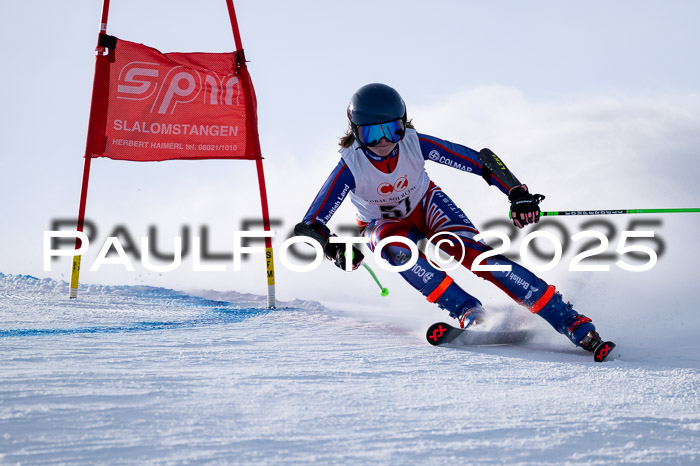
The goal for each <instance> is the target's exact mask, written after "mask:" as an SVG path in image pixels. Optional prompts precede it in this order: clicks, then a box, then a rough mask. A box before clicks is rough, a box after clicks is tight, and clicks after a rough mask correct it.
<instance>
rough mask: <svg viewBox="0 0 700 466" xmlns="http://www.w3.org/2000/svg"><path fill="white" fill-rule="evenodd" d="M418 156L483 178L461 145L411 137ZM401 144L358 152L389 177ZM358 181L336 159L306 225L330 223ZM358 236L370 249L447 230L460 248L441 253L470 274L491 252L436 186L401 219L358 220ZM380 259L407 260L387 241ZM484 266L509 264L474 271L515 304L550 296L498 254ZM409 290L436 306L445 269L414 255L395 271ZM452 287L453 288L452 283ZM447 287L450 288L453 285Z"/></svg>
mask: <svg viewBox="0 0 700 466" xmlns="http://www.w3.org/2000/svg"><path fill="white" fill-rule="evenodd" d="M416 134H417V136H418V142H419V147H420V152H421V153H422V155H423V159H424V160H430V161H433V162H436V163H439V164H443V165H447V166H450V167H453V168H455V169H457V170H461V171H464V172H469V173H473V174H475V175H482V165H481V163H480V162H479V156H478V152H476V151H475V150H473V149H470V148H468V147H466V146H463V145H459V144H454V143H452V142H449V141H445V140H443V139H439V138H436V137H433V136H428V135H426V134H421V133H416ZM400 149H401V146H400V145H399V146H397V148H396V149H395V150H394V152H393V153H392V154H390V155H389V156H387V157H379V156H376V155H374V154H373V153H372V152H370V151H368V150H366V149H358V150H362V151H363V152H364V156H365V157H367V158H368V159H369V160H370V161H371V162H372V164H373V165H374V167H375V168H376V169H377V170H380V171H382V172H384V173H391V172H392V171H393V170H394V168H395V167H396V166H397V163H398V160H399V157H401V153H400ZM490 181H491V184H493V185H495V186H497V187H498V188H499V189H500V190H501V191H502V192H503V193H506V194H507V192H508V188H507V186H506V185H505V183H503V181H501V180H500V179H498V178H497V177H496V175H493V174H492V175H491V179H490ZM362 182H363V180H356V179H355V177H354V176H353V173H352V171H351V170H350V168H349V166H348V165H347V163H346V161H345V160H344V159H342V158H341V160H340V162H339V163H338V165H337V166H336V167H335V169H334V170H333V172H332V173H331V175H330V176H329V177H328V179H327V180H326V182H325V183H324V184H323V187H322V188H321V190H320V191H319V193H318V194H317V196H316V198H315V199H314V201H313V202H312V204H311V207H310V208H309V210H308V211H307V213H306V215H305V216H304V220H303V221H304V222H305V223H307V224H311V223H313V222H318V223H321V224H324V225H325V224H326V223H328V221H329V220H330V219H331V217H332V216H333V214H334V213H335V211H336V210H337V209H338V207H339V206H340V204H341V203H342V202H343V200H344V199H345V198H346V197H347V196H348V194H349V193H350V192H351V191H353V190H355V189H356V188H357V187H358V185H359V183H362ZM358 223H359V225H360V231H361V233H362V234H363V236H365V237H367V238H369V247H370V249H371V250H372V251H374V248H375V246H376V245H377V244H378V243H379V241H381V240H382V239H384V238H388V237H391V236H402V237H405V238H409V239H410V240H412V241H413V242H416V243H417V242H418V241H419V240H421V239H424V238H431V237H433V236H434V235H435V234H437V233H440V232H449V233H451V234H453V235H456V237H457V238H459V242H460V243H461V244H457V243H456V242H455V241H453V243H452V244H453V245H452V246H446V245H445V243H443V244H442V245H441V250H443V251H445V252H447V253H448V254H450V255H451V256H452V257H455V258H456V259H457V260H459V259H460V258H461V263H462V265H463V266H464V267H466V268H468V269H469V270H471V269H472V263H473V262H474V259H475V258H476V257H477V256H478V255H479V254H481V253H483V252H486V251H489V250H490V249H491V248H490V247H489V246H487V245H486V244H485V243H484V242H483V241H475V240H474V236H475V235H477V234H478V233H479V232H478V230H477V229H476V227H475V226H474V225H473V224H472V222H471V221H470V220H469V218H468V217H467V215H466V214H465V213H464V212H463V211H462V210H461V209H460V208H459V207H457V205H456V204H455V203H454V202H453V201H452V200H451V199H450V198H449V197H448V196H447V194H446V193H444V192H443V191H442V190H441V189H440V188H439V187H438V186H437V185H435V183H433V182H432V181H431V182H430V185H429V188H428V189H427V191H426V192H425V194H424V195H423V197H422V199H421V200H420V205H417V206H414V208H413V209H412V211H411V212H410V214H408V215H407V216H404V217H403V218H374V219H369V220H368V221H361V220H358ZM437 239H453V240H454V239H455V236H451V237H446V236H442V237H438V238H437ZM382 257H383V258H384V259H386V260H387V261H388V262H389V263H390V264H392V265H402V264H404V263H406V262H407V261H408V259H409V258H410V250H409V249H408V247H407V246H406V245H405V244H402V243H398V242H394V243H389V244H388V245H387V246H385V247H384V248H383V249H382ZM483 263H484V264H486V265H510V266H511V270H510V271H506V272H500V271H473V273H475V274H476V275H477V276H479V277H481V278H483V279H485V280H488V281H490V282H491V283H493V284H495V285H496V286H497V287H499V288H500V289H501V290H503V291H504V292H505V293H506V294H508V295H509V296H510V297H511V298H512V299H514V300H515V301H516V302H518V303H519V304H522V305H523V306H526V307H528V308H529V309H530V310H531V311H533V312H537V311H538V310H539V309H541V307H542V306H544V304H546V302H547V301H549V299H550V298H551V296H552V294H553V292H554V287H550V286H548V285H547V283H545V282H544V281H543V280H542V279H540V278H539V277H537V276H536V275H535V274H533V273H532V272H530V271H529V270H527V269H526V268H524V267H522V266H521V265H519V264H517V263H515V262H513V261H511V260H509V259H507V258H506V257H504V256H501V255H495V256H491V257H489V258H487V259H486V260H485V261H483ZM400 273H401V275H402V276H403V277H404V279H406V281H408V282H409V283H410V284H411V286H413V287H414V288H415V289H417V290H418V291H420V292H421V293H422V294H423V295H424V296H425V297H426V298H427V299H428V301H430V302H437V303H438V304H439V305H441V304H442V303H441V301H440V300H441V298H442V296H443V294H444V293H445V290H446V289H447V288H448V287H450V285H452V284H453V280H452V278H450V277H449V276H448V275H447V274H446V273H445V272H444V271H442V270H440V269H438V268H436V267H434V266H433V265H432V264H431V263H430V261H428V260H427V258H426V257H425V255H424V254H423V253H422V252H421V253H420V254H419V258H418V262H417V263H416V264H415V265H414V266H413V267H412V268H411V269H409V270H406V271H403V272H400ZM455 285H456V284H455ZM451 288H453V289H454V288H455V286H454V285H453V286H452V287H451ZM464 293H465V295H466V296H463V297H461V298H460V299H459V300H458V301H459V302H460V303H464V302H476V301H478V300H476V299H475V298H473V297H471V295H468V293H466V292H464ZM441 307H445V308H446V309H448V310H449V311H450V313H451V314H458V313H459V312H460V309H450V307H452V306H450V305H446V306H442V305H441Z"/></svg>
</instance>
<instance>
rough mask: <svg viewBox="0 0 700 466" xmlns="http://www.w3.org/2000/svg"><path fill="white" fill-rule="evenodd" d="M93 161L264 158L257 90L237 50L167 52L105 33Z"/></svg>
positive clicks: (93, 117) (94, 108)
mask: <svg viewBox="0 0 700 466" xmlns="http://www.w3.org/2000/svg"><path fill="white" fill-rule="evenodd" d="M101 39H103V40H105V41H111V42H110V46H109V47H108V48H109V54H108V55H105V56H102V57H98V64H97V68H96V74H95V91H94V93H93V104H92V111H91V117H90V128H89V130H88V138H89V140H88V148H87V152H86V156H87V157H108V158H111V159H117V160H133V161H140V162H148V161H161V160H172V159H259V158H261V154H260V143H259V140H258V131H257V110H256V101H255V91H254V90H253V86H252V83H251V81H250V76H249V75H248V73H247V68H246V67H245V66H242V67H241V66H238V63H237V59H242V60H244V58H242V54H241V55H239V54H238V53H161V52H159V51H158V50H156V49H153V48H151V47H147V46H145V45H142V44H137V43H134V42H129V41H125V40H121V39H117V38H115V37H111V36H106V35H103V37H102V38H101ZM105 104H106V105H105Z"/></svg>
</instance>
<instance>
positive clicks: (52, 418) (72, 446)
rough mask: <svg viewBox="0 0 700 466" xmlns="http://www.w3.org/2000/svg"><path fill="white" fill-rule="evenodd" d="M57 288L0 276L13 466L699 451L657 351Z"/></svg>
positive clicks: (525, 459) (525, 458) (243, 300)
mask: <svg viewBox="0 0 700 466" xmlns="http://www.w3.org/2000/svg"><path fill="white" fill-rule="evenodd" d="M202 295H206V293H202ZM66 296H67V285H66V284H65V283H64V282H55V281H51V280H38V279H35V278H32V277H27V276H12V275H2V274H0V298H1V301H0V347H1V348H2V349H1V352H0V367H2V371H0V463H2V464H14V463H22V464H38V463H40V464H47V463H71V464H94V463H125V462H126V463H138V464H152V463H189V462H209V463H215V464H216V463H221V464H239V463H246V464H251V463H262V464H270V463H275V464H285V463H294V464H309V463H315V464H327V463H344V464H370V463H381V464H418V463H421V464H445V463H455V464H475V463H476V464H478V463H501V464H533V465H534V464H562V463H584V464H613V463H647V464H663V463H669V464H679V463H680V464H697V463H698V462H699V461H700V407H699V403H698V399H699V395H700V393H699V392H700V390H699V387H700V376H699V374H698V367H697V365H693V364H687V363H684V364H681V365H680V366H684V367H678V365H675V364H673V361H671V360H667V361H664V358H663V355H662V356H658V355H657V356H656V358H655V359H654V361H653V363H649V362H645V361H644V360H643V358H639V357H637V358H633V360H625V357H624V352H623V353H621V355H618V356H617V357H616V359H615V360H613V361H611V362H608V363H604V364H596V363H594V362H593V361H592V358H591V357H590V355H589V354H586V353H584V352H583V351H582V350H579V349H576V348H573V347H570V348H569V347H560V346H555V347H551V346H547V345H536V346H535V345H530V346H521V347H505V346H502V347H479V348H469V349H444V348H433V347H431V346H429V345H428V344H427V343H425V341H424V337H423V335H422V333H421V331H418V330H411V329H403V328H394V327H391V326H389V325H387V324H386V323H377V322H372V321H367V319H364V320H363V319H358V318H357V317H350V316H348V315H347V314H346V313H343V312H339V311H329V310H327V309H325V308H324V307H323V306H321V305H319V304H318V303H314V302H308V301H307V302H302V301H295V302H292V303H282V305H283V306H285V307H284V308H282V309H278V310H274V311H267V310H262V309H261V303H262V298H261V297H256V296H251V295H242V294H238V293H227V294H221V293H219V294H218V295H217V296H218V299H219V300H212V299H206V298H202V297H196V296H191V295H186V294H184V293H180V292H177V291H173V290H166V289H160V288H149V287H106V286H104V287H95V286H90V287H84V288H82V289H81V294H80V297H79V299H78V300H68V299H67V298H66ZM224 298H225V299H224ZM562 348H564V349H562ZM697 350H698V346H695V348H694V351H695V352H696V353H697ZM669 359H670V358H669ZM696 360H697V359H696V358H695V359H694V358H691V359H689V361H696ZM664 362H666V363H667V364H664Z"/></svg>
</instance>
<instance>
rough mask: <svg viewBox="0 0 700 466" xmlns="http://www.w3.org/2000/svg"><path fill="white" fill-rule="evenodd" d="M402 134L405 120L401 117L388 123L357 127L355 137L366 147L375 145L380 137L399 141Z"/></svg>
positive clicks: (404, 129)
mask: <svg viewBox="0 0 700 466" xmlns="http://www.w3.org/2000/svg"><path fill="white" fill-rule="evenodd" d="M404 134H406V122H405V121H404V119H403V118H399V119H398V120H394V121H390V122H388V123H379V124H376V125H360V126H358V127H357V138H358V139H359V140H360V142H361V143H362V144H364V145H366V146H368V147H374V146H376V145H377V144H379V141H380V140H381V139H382V138H386V139H387V140H388V141H389V142H399V141H400V140H401V139H403V137H404Z"/></svg>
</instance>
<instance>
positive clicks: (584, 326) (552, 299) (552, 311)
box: [530, 285, 595, 346]
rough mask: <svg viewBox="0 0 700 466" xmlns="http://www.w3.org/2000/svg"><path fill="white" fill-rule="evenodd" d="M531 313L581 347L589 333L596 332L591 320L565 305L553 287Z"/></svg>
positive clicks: (550, 287)
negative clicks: (582, 341)
mask: <svg viewBox="0 0 700 466" xmlns="http://www.w3.org/2000/svg"><path fill="white" fill-rule="evenodd" d="M530 311H532V312H533V313H534V314H537V315H538V316H540V317H542V318H543V319H544V320H546V321H547V322H549V324H550V325H551V326H552V327H554V329H555V330H556V331H557V332H559V333H561V334H563V335H566V336H567V337H568V338H569V340H571V342H572V343H573V344H575V345H577V346H581V340H582V339H583V337H584V336H586V334H587V333H588V332H589V331H591V330H595V326H594V325H593V323H592V322H591V319H589V318H588V317H586V316H584V315H583V314H579V313H578V312H576V311H575V310H574V308H573V307H572V306H571V303H568V302H567V303H564V300H563V299H562V297H561V294H559V293H557V292H556V291H555V289H554V286H552V285H550V286H549V288H547V291H546V292H545V293H544V294H543V295H542V297H541V298H540V299H539V300H538V301H537V302H536V303H535V304H534V305H533V306H532V307H531V308H530Z"/></svg>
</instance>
